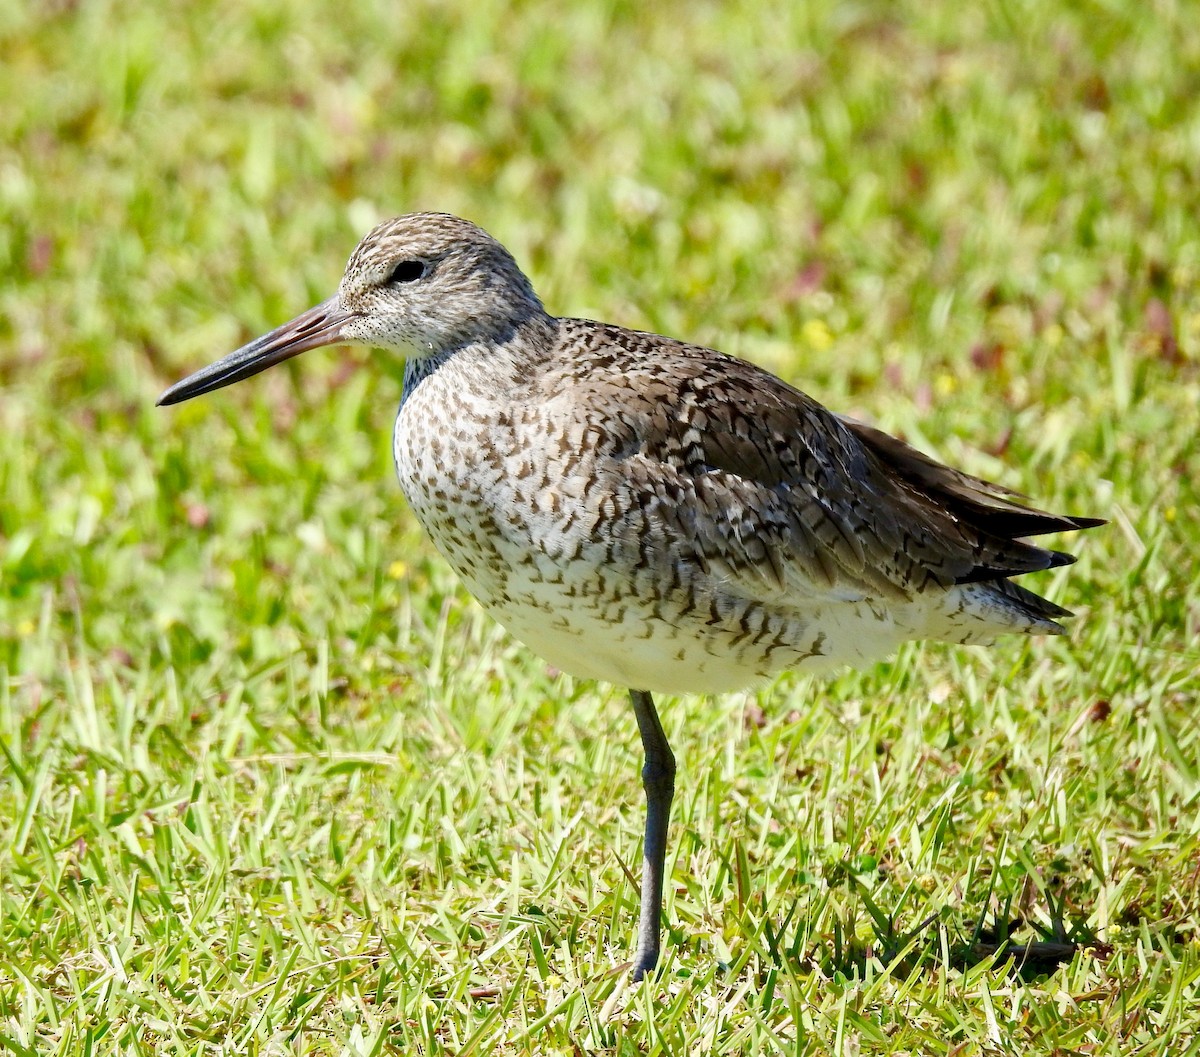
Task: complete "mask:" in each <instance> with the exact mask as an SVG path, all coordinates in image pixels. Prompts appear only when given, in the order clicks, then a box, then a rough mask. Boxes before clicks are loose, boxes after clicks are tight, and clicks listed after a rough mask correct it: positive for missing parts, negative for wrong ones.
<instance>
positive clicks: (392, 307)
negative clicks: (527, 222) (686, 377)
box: [158, 213, 545, 404]
mask: <svg viewBox="0 0 1200 1057" xmlns="http://www.w3.org/2000/svg"><path fill="white" fill-rule="evenodd" d="M544 314H545V312H544V309H543V308H542V304H541V302H540V301H539V300H538V298H537V295H536V294H535V293H534V292H533V287H532V286H531V285H530V282H529V280H528V279H527V278H526V277H525V275H524V274H523V273H522V272H521V269H520V268H518V267H517V263H516V261H514V260H513V258H512V255H511V254H509V252H508V251H507V250H506V249H505V248H504V247H503V246H502V245H501V244H500V243H499V242H497V241H496V240H495V239H494V238H492V236H491V235H489V234H488V233H487V232H486V231H484V230H483V229H481V228H479V227H476V226H475V225H474V224H472V223H470V222H469V221H466V220H461V219H459V218H458V217H454V216H450V215H449V214H446V213H409V214H408V215H406V216H402V217H396V218H395V219H393V220H388V221H385V222H384V223H382V224H380V225H379V226H378V227H376V228H375V229H374V230H373V231H371V232H370V233H368V234H367V236H366V237H365V238H364V239H363V240H362V241H361V242H360V243H359V244H358V246H356V247H355V249H354V252H353V253H352V254H351V255H350V261H349V263H348V264H347V265H346V273H345V275H344V276H343V277H342V282H341V285H340V286H339V288H338V292H337V293H336V294H334V296H333V297H331V298H329V300H328V301H322V302H321V303H320V304H319V305H316V306H314V307H313V308H310V309H309V310H308V311H307V312H303V313H301V314H300V315H298V316H297V317H296V318H295V319H293V320H291V321H289V322H287V323H284V324H283V326H281V327H277V328H276V329H275V330H273V331H271V332H270V333H269V334H264V335H263V336H262V337H261V338H257V339H255V340H254V341H252V342H250V343H249V344H248V345H244V346H242V348H240V349H238V350H237V351H236V352H231V353H230V354H229V355H228V356H226V357H224V358H223V359H221V360H218V361H217V362H216V363H213V364H210V365H209V366H208V367H205V368H203V369H201V370H199V371H197V372H196V373H195V374H193V375H190V376H189V377H187V378H185V379H183V381H181V382H177V383H176V384H175V385H173V386H171V388H170V389H168V390H167V391H166V392H165V393H163V395H162V396H161V397H159V400H158V402H159V403H160V404H176V403H179V402H181V401H183V400H189V399H191V398H192V397H194V396H199V395H200V394H202V393H208V392H211V391H212V390H214V389H220V388H221V387H222V386H226V385H231V384H232V383H234V382H238V381H241V380H242V379H243V378H249V377H251V376H252V375H255V374H258V373H259V372H260V371H265V370H266V369H267V368H268V367H271V366H273V365H274V364H276V363H280V362H282V361H283V360H286V359H290V358H291V357H292V356H296V355H298V354H299V353H301V352H306V351H307V350H309V349H315V348H319V347H321V346H323V345H370V346H374V347H376V348H383V349H390V350H394V351H396V352H399V353H401V354H402V355H404V356H408V357H415V358H419V359H423V358H426V357H429V356H436V355H438V354H439V353H442V352H447V351H451V350H453V349H456V348H461V347H464V346H467V345H471V344H475V343H479V342H503V341H505V340H506V339H507V338H508V337H509V336H511V334H512V333H513V331H514V330H515V329H516V328H518V327H519V326H521V324H522V323H524V322H526V321H528V320H530V319H533V318H536V317H540V316H543V315H544Z"/></svg>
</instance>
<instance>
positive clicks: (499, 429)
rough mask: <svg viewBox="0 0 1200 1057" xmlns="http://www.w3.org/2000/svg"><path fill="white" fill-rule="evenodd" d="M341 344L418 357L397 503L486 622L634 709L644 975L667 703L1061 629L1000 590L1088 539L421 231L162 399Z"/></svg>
mask: <svg viewBox="0 0 1200 1057" xmlns="http://www.w3.org/2000/svg"><path fill="white" fill-rule="evenodd" d="M329 344H360V345H372V346H377V347H380V348H385V349H390V350H394V351H396V352H399V353H401V354H403V355H404V356H406V357H407V363H406V368H405V376H404V395H403V399H402V402H401V406H400V411H399V414H398V415H397V419H396V432H395V456H396V469H397V473H398V475H399V478H400V484H401V487H402V488H403V489H404V493H405V495H406V496H407V497H408V500H409V503H410V504H411V505H412V508H413V510H414V512H415V513H416V516H417V518H418V519H419V520H420V522H421V524H422V525H424V527H425V529H426V530H427V531H428V533H429V534H430V536H431V537H432V538H433V541H434V543H435V544H436V545H437V547H438V549H439V550H440V551H441V552H442V554H443V555H445V557H446V559H447V560H448V561H449V562H450V564H451V565H452V566H453V567H454V569H455V570H456V571H457V572H458V574H459V575H460V576H461V577H462V578H463V580H464V581H465V582H466V585H467V587H468V588H469V589H470V591H471V592H472V593H473V594H474V595H475V597H476V598H478V600H479V601H480V602H481V603H482V604H483V606H484V607H485V608H486V609H487V610H488V612H490V613H491V614H492V615H493V616H495V617H496V618H497V619H498V620H500V621H501V622H502V623H503V624H505V626H507V627H508V628H509V629H510V630H511V631H512V632H513V634H515V635H516V636H517V637H518V638H520V639H522V640H523V641H524V642H525V643H526V644H527V645H529V646H530V647H532V648H533V649H534V650H536V651H537V652H539V653H540V654H542V655H543V656H544V657H545V658H546V659H547V660H549V661H551V662H552V663H553V664H555V665H557V666H558V667H560V668H562V669H563V670H565V671H568V672H572V673H574V674H576V675H580V676H583V677H588V678H596V679H604V680H608V681H610V682H614V683H618V684H620V685H624V686H628V687H631V688H633V689H632V690H631V696H632V700H633V704H634V710H635V713H636V715H637V719H638V725H639V729H640V731H641V736H642V743H643V747H644V750H645V754H646V766H645V768H644V769H643V772H642V773H643V780H644V783H645V788H646V795H647V805H648V806H647V823H646V839H645V864H644V871H643V879H642V909H641V921H640V925H639V943H638V951H637V955H636V958H635V963H634V965H635V975H636V976H638V977H640V976H642V975H644V974H645V973H646V972H648V971H649V970H650V969H651V968H652V967H653V966H654V965H655V963H656V961H657V959H658V950H659V938H658V937H659V918H660V915H661V898H662V874H663V865H664V858H665V851H666V827H667V819H668V815H669V812H670V803H671V797H672V794H673V789H674V774H675V761H674V758H673V757H672V755H671V750H670V747H669V745H668V744H667V740H666V737H665V736H664V734H663V731H662V727H661V725H660V724H659V721H658V716H657V714H656V712H655V709H654V704H653V701H652V699H651V697H650V693H649V692H650V691H655V690H664V691H674V692H718V691H723V690H731V689H736V688H738V687H742V686H746V685H749V684H752V683H754V682H756V681H759V680H762V679H766V678H768V677H770V676H772V675H774V674H776V673H778V672H780V671H783V670H785V669H788V668H797V669H802V670H805V671H820V670H823V669H827V668H829V667H832V666H836V665H840V664H857V665H862V664H869V663H872V662H874V661H876V660H878V659H880V658H881V657H884V656H886V655H887V654H888V653H889V652H890V651H891V650H892V649H894V648H895V647H896V646H897V645H899V644H900V643H901V642H904V641H906V640H909V639H918V638H937V639H944V640H947V641H951V642H963V643H966V642H986V641H988V640H989V639H991V638H992V637H993V636H994V635H996V634H998V633H1001V632H1007V631H1016V632H1035V633H1036V632H1050V633H1056V632H1059V631H1061V627H1060V625H1059V624H1058V623H1056V619H1055V618H1057V617H1061V616H1064V615H1066V610H1063V609H1060V608H1059V607H1058V606H1056V605H1054V604H1053V603H1051V602H1048V601H1046V600H1045V599H1043V598H1040V597H1038V596H1037V595H1035V594H1033V593H1032V592H1030V591H1027V590H1025V589H1024V588H1021V587H1018V586H1016V585H1015V584H1013V583H1011V582H1010V581H1009V580H1008V577H1010V576H1014V575H1017V574H1019V573H1025V572H1031V571H1034V570H1038V569H1048V568H1051V567H1053V566H1056V565H1063V564H1066V563H1068V562H1070V561H1072V560H1073V559H1072V558H1071V557H1070V556H1069V555H1065V554H1062V553H1060V552H1058V551H1051V550H1045V549H1042V548H1040V547H1037V546H1034V545H1033V544H1031V543H1029V542H1027V541H1026V539H1025V537H1028V536H1032V535H1037V534H1039V533H1045V532H1058V531H1063V530H1070V529H1080V528H1088V527H1090V526H1093V525H1097V524H1100V523H1101V522H1099V521H1097V520H1095V519H1090V518H1072V517H1063V516H1058V515H1055V514H1047V513H1043V512H1042V511H1039V510H1033V509H1030V508H1028V507H1025V506H1022V505H1020V504H1018V503H1016V502H1014V501H1013V498H1012V496H1013V493H1011V492H1009V491H1008V490H1007V489H1004V488H1001V487H1000V486H998V485H994V484H990V483H988V482H986V481H982V480H980V479H979V478H976V477H971V476H968V475H967V474H964V473H960V472H958V471H957V470H952V469H950V468H949V467H946V466H942V465H941V464H939V463H937V462H935V461H933V460H932V459H930V458H928V457H927V456H925V455H922V454H921V453H920V452H917V451H915V450H914V449H913V448H910V447H909V446H908V445H906V444H904V443H903V442H901V441H899V440H897V439H895V438H894V437H890V436H888V435H887V434H885V433H881V432H880V431H878V430H875V429H872V428H871V427H869V426H865V425H862V424H861V423H857V422H853V421H850V420H848V419H843V418H841V417H839V416H837V415H835V414H833V413H832V412H830V411H827V410H826V409H825V408H823V407H822V406H821V405H820V404H818V403H817V402H816V401H814V400H812V399H811V398H810V397H808V396H806V395H804V394H803V393H801V392H799V391H798V390H796V389H793V388H792V387H791V386H789V385H787V384H786V383H784V382H782V381H780V380H779V379H778V378H776V377H774V376H773V375H771V374H768V373H767V372H766V371H763V370H761V369H760V368H758V367H755V366H753V365H752V364H749V363H746V362H744V361H742V360H737V359H734V358H732V357H729V356H725V355H723V354H722V353H719V352H714V351H713V350H711V349H706V348H701V347H699V346H696V345H688V344H684V343H683V342H679V341H675V340H672V339H670V338H664V337H660V336H658V335H656V334H644V333H640V332H637V331H631V330H626V329H624V328H621V327H615V326H610V325H607V324H604V323H595V322H591V321H589V320H580V319H557V318H554V317H552V316H550V315H548V314H547V313H546V311H545V310H544V309H543V308H542V304H541V302H540V301H539V300H538V298H537V295H536V294H535V293H534V291H533V288H532V286H531V285H530V283H529V280H528V279H527V278H526V277H525V276H524V275H523V274H522V273H521V270H520V269H519V268H518V267H517V265H516V263H515V261H514V260H513V259H512V257H511V256H510V255H509V253H508V252H507V251H506V250H505V249H504V247H503V246H501V245H500V243H498V242H497V241H496V240H495V239H493V238H492V237H491V236H490V235H488V234H486V233H485V232H484V231H482V230H480V229H479V228H477V227H476V226H475V225H473V224H470V223H468V222H467V221H465V220H460V219H458V218H457V217H452V216H447V215H445V214H440V213H417V214H412V215H409V216H404V217H398V218H396V219H395V220H390V221H388V222H386V223H384V224H381V225H380V226H379V227H377V228H376V229H375V230H374V231H372V232H371V233H370V234H368V235H367V237H366V238H364V239H363V241H362V242H361V243H360V244H359V245H358V247H357V248H356V249H355V251H354V253H353V255H352V256H351V258H350V262H349V264H348V266H347V268H346V274H345V276H344V278H343V279H342V283H341V287H340V289H339V291H338V293H337V294H336V295H335V296H334V297H332V298H331V299H330V300H328V301H326V302H324V303H323V304H321V305H318V306H316V307H315V308H313V309H311V310H309V311H308V312H306V313H304V314H303V315H301V316H298V317H297V318H296V319H295V320H293V321H292V322H290V323H286V324H284V325H283V326H282V327H280V328H278V329H277V330H275V331H272V332H271V333H270V334H268V335H266V336H264V337H262V338H260V339H258V340H257V341H255V342H252V343H251V344H249V345H247V346H245V347H244V348H242V349H239V350H238V351H237V352H234V353H232V354H231V355H229V356H227V357H225V359H223V360H221V361H219V362H218V363H215V364H213V365H212V366H210V367H207V368H205V369H204V370H202V371H199V372H198V373H196V374H195V375H192V376H191V377H190V378H187V379H185V380H184V381H182V382H180V383H179V384H177V385H175V386H173V387H172V388H171V389H169V390H168V391H167V392H166V393H164V394H163V397H162V399H161V400H160V403H168V404H169V403H175V402H177V401H180V400H186V399H188V398H190V397H192V396H196V395H198V394H200V393H204V392H208V391H210V390H212V389H216V388H219V387H221V386H223V385H228V384H229V383H231V382H234V381H237V380H239V379H241V378H246V377H249V376H250V375H252V374H256V373H257V372H258V371H261V370H264V369H265V368H266V367H269V366H270V365H271V364H273V363H277V362H279V361H280V360H282V359H286V358H287V357H289V356H294V355H296V354H297V353H299V352H303V351H304V350H306V349H310V348H316V347H318V346H320V345H329Z"/></svg>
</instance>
